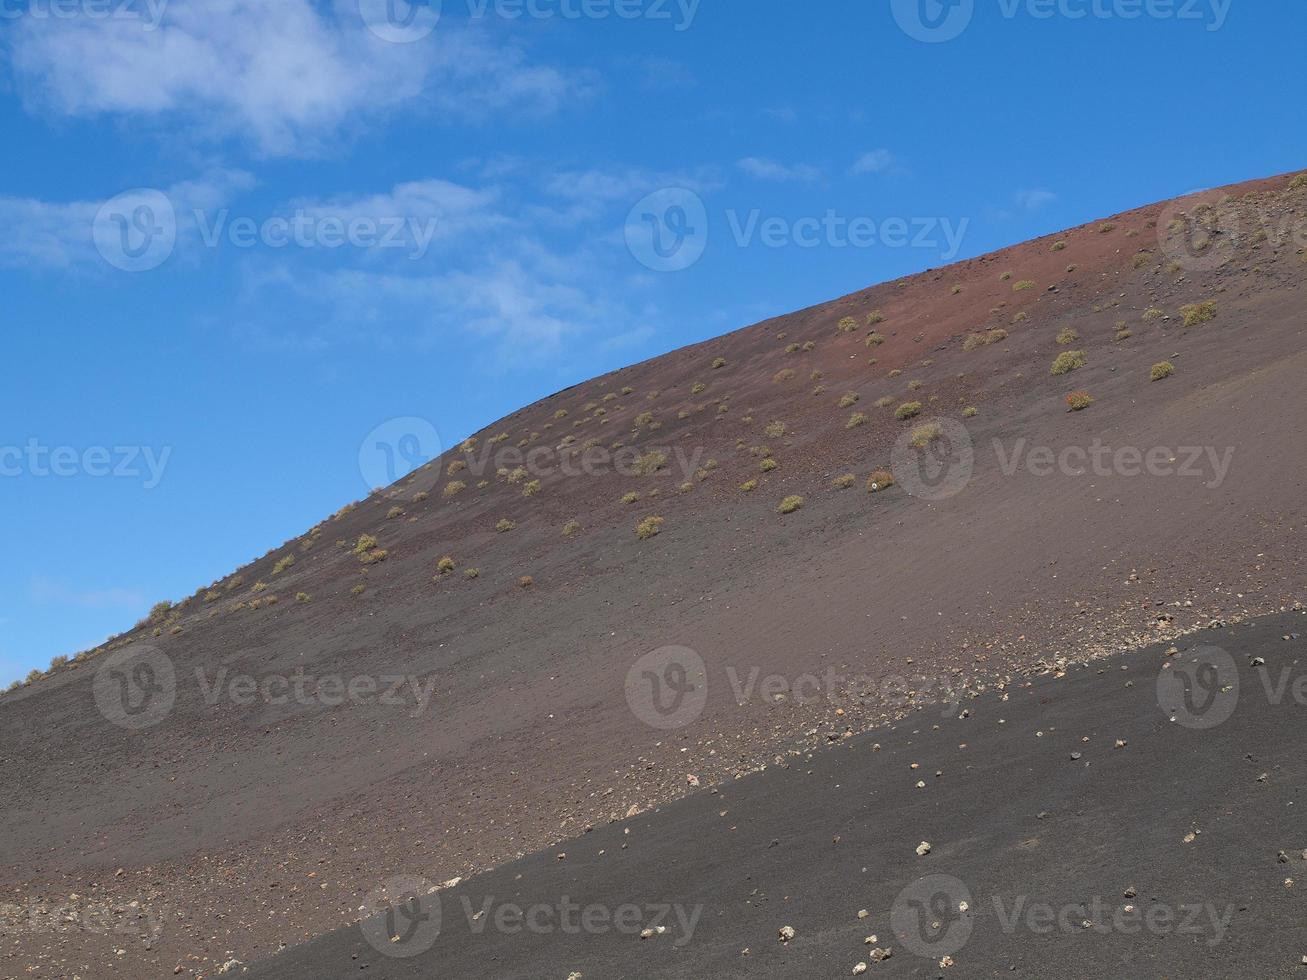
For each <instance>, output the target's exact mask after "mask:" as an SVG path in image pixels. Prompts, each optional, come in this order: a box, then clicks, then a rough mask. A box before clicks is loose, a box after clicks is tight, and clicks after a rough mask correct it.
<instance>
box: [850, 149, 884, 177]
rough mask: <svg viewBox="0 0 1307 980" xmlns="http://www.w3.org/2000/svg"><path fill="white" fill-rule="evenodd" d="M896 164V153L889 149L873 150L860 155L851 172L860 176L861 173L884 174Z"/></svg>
mask: <svg viewBox="0 0 1307 980" xmlns="http://www.w3.org/2000/svg"><path fill="white" fill-rule="evenodd" d="M893 165H894V154H893V153H891V152H890V151H889V150H884V149H881V150H871V151H870V152H868V153H864V154H862V156H860V157H858V159H857V160H856V161H854V164H853V166H852V167H850V168H849V173H850V174H852V175H854V176H858V175H861V174H882V173H884V172H885V171H887V170H889V168H890V167H892V166H893Z"/></svg>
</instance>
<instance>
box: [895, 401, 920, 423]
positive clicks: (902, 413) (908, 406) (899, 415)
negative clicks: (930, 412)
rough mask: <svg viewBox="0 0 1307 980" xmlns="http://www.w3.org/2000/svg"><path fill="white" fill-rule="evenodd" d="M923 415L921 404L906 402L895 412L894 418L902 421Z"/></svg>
mask: <svg viewBox="0 0 1307 980" xmlns="http://www.w3.org/2000/svg"><path fill="white" fill-rule="evenodd" d="M920 414H921V402H904V403H903V404H902V405H900V406H899V407H898V408H896V409H895V410H894V417H895V418H896V419H899V420H900V421H902V420H903V419H910V418H912V417H913V416H914V415H920Z"/></svg>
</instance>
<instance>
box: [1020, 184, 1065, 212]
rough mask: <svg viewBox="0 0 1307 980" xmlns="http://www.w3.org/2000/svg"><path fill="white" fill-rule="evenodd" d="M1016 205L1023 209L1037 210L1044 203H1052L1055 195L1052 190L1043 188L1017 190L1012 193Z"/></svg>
mask: <svg viewBox="0 0 1307 980" xmlns="http://www.w3.org/2000/svg"><path fill="white" fill-rule="evenodd" d="M1013 200H1015V201H1016V205H1017V207H1019V208H1021V209H1023V210H1025V211H1038V210H1039V209H1040V208H1042V207H1044V206H1045V205H1048V204H1052V203H1053V202H1054V201H1056V200H1057V195H1056V194H1054V193H1053V192H1052V191H1047V190H1043V189H1035V190H1027V191H1017V192H1016V194H1015V195H1013Z"/></svg>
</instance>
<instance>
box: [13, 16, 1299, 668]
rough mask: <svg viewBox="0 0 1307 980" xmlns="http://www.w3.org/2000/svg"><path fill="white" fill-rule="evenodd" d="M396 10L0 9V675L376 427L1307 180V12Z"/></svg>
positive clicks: (126, 615) (179, 573)
mask: <svg viewBox="0 0 1307 980" xmlns="http://www.w3.org/2000/svg"><path fill="white" fill-rule="evenodd" d="M394 3H395V8H394V9H395V10H396V11H397V12H398V13H399V14H400V15H404V14H411V15H412V17H411V19H409V20H406V21H404V22H402V23H401V22H391V21H389V20H387V19H386V17H387V14H386V9H387V8H386V4H385V2H384V0H340V2H318V3H314V2H311V0H208V2H203V3H199V2H187V0H170V2H163V0H152V2H151V3H146V2H145V0H112V2H111V3H110V2H109V0H62V2H61V0H53V2H52V0H39V2H28V0H0V86H2V87H3V93H2V94H3V101H2V102H0V131H3V133H4V134H5V139H4V144H5V152H4V154H3V155H2V156H0V177H2V178H3V182H2V183H0V216H3V222H4V234H3V236H0V297H3V323H4V348H3V349H4V353H5V358H4V361H5V365H6V368H7V370H6V372H5V379H4V382H5V383H4V385H3V388H2V389H0V419H3V422H4V428H3V432H2V433H0V506H2V507H3V513H4V515H5V517H6V520H7V524H8V535H7V536H8V540H9V541H10V542H11V544H12V545H13V553H12V554H11V556H10V559H9V560H8V561H6V562H4V563H3V564H0V681H6V682H7V681H8V680H10V679H12V678H15V677H18V676H21V675H22V674H25V673H26V672H27V671H28V670H29V669H31V668H33V667H38V666H39V667H44V666H45V665H46V664H47V663H48V662H49V660H50V658H51V657H52V656H54V655H55V654H59V653H75V652H76V651H78V650H80V649H82V648H85V647H87V646H91V645H93V644H95V643H97V642H99V641H101V640H103V639H104V638H105V637H106V636H108V635H110V634H112V633H114V632H117V631H119V630H121V629H123V628H125V627H127V626H129V625H130V624H131V623H132V622H134V621H135V620H136V619H137V618H139V617H140V616H141V615H142V614H143V613H144V612H145V611H146V610H147V609H148V607H149V605H150V604H151V603H152V602H154V601H156V600H158V599H161V598H178V597H180V596H183V595H186V594H189V593H190V592H192V591H193V590H194V589H195V588H196V587H198V586H200V585H202V584H205V583H208V582H210V581H212V580H213V579H215V578H217V577H219V576H221V575H222V574H224V573H225V572H227V571H229V570H231V569H232V568H235V567H236V566H238V565H240V564H242V563H244V562H246V561H248V560H249V559H251V558H252V557H254V556H256V555H259V554H262V553H263V552H265V551H266V550H267V549H268V548H270V547H273V546H275V545H276V544H278V543H280V542H281V541H283V540H285V539H287V538H289V537H292V536H294V535H296V534H298V533H300V532H302V531H303V530H305V529H306V528H308V527H309V526H311V525H312V524H313V523H315V522H316V521H317V520H319V519H321V518H322V517H323V516H325V515H327V514H329V513H331V512H332V511H334V510H336V509H337V508H338V507H339V506H341V505H342V504H343V503H345V502H347V501H349V500H352V499H356V498H358V497H360V496H362V495H363V494H364V493H365V492H366V490H367V487H368V484H369V483H374V482H378V476H379V474H380V473H384V472H385V468H384V466H383V465H381V461H382V460H383V458H384V457H383V456H382V455H379V453H380V451H379V450H377V448H376V447H377V444H378V442H382V443H385V442H389V443H392V444H393V445H394V446H395V447H396V449H397V450H398V455H399V457H401V458H411V457H413V456H414V452H413V450H416V451H417V455H418V456H421V455H423V454H426V453H429V452H432V451H434V450H435V448H437V444H441V445H444V446H449V445H452V444H453V443H455V442H457V441H458V440H460V439H461V438H462V437H463V436H465V435H466V434H468V433H469V432H472V431H474V430H476V429H478V428H480V427H481V426H483V425H485V424H487V423H489V422H491V421H493V420H494V419H496V418H498V417H500V416H502V415H504V414H506V413H508V412H510V411H512V410H513V409H515V408H517V407H520V406H521V405H522V404H525V403H526V402H528V401H531V400H534V399H536V398H538V397H541V396H544V395H547V394H549V393H551V392H553V391H556V390H558V389H559V388H562V387H565V386H567V385H569V384H572V383H575V382H577V381H581V380H584V379H586V378H588V377H591V376H593V375H595V374H597V373H600V372H603V371H606V370H609V369H612V368H616V367H619V366H621V365H624V364H627V363H631V362H633V361H636V360H641V359H644V358H647V357H651V356H654V355H657V354H660V353H663V352H665V351H668V350H671V349H674V348H676V347H679V346H682V345H684V344H686V343H691V342H694V341H697V340H701V339H704V338H707V337H711V336H713V335H716V334H719V333H722V332H724V331H726V330H730V329H733V328H735V327H738V326H742V325H745V324H748V323H752V322H754V321H756V320H759V319H762V318H764V317H767V316H771V315H775V314H779V313H784V312H787V311H790V310H793V309H796V308H800V307H803V306H806V305H810V304H812V303H816V302H820V301H823V300H826V299H830V298H833V297H835V296H838V295H841V294H844V293H847V292H850V291H852V290H855V289H858V288H861V287H863V286H866V285H870V284H872V283H875V282H879V281H882V280H885V279H888V278H893V277H895V276H898V275H902V274H904V273H909V272H915V271H919V270H921V269H924V268H928V267H932V266H938V265H942V264H945V263H946V262H947V261H950V260H952V259H954V258H965V257H967V256H971V255H975V254H979V253H983V252H986V251H990V250H992V249H994V248H998V247H1002V246H1004V245H1007V244H1011V243H1014V242H1018V241H1022V240H1025V239H1027V238H1030V237H1032V236H1035V235H1039V234H1043V233H1047V232H1050V231H1054V230H1057V229H1060V228H1062V227H1066V226H1069V225H1073V224H1077V223H1080V222H1083V221H1087V220H1092V219H1094V218H1096V217H1101V216H1103V215H1106V214H1110V213H1114V212H1117V211H1120V210H1123V209H1125V208H1128V207H1132V206H1135V205H1138V204H1143V203H1146V202H1149V201H1153V200H1157V199H1161V198H1165V197H1170V196H1174V195H1176V194H1179V193H1182V192H1186V191H1190V190H1195V189H1198V188H1203V187H1210V186H1215V185H1220V184H1223V183H1229V182H1233V181H1237V180H1242V179H1246V178H1252V177H1258V176H1265V175H1269V174H1271V173H1278V172H1283V171H1288V170H1293V169H1297V168H1302V167H1304V166H1307V154H1304V133H1307V128H1305V127H1304V122H1305V121H1307V120H1305V118H1304V117H1305V116H1307V100H1304V99H1303V98H1302V86H1301V71H1300V65H1301V60H1302V53H1301V40H1302V38H1303V37H1305V36H1307V8H1304V7H1303V6H1302V5H1301V4H1273V5H1272V4H1252V3H1243V4H1238V5H1233V4H1231V3H1230V2H1229V0H1203V2H1191V0H1175V2H1166V0H1147V2H1145V0H1115V2H1113V0H1054V2H1048V0H1020V2H1018V0H993V2H988V0H974V2H968V0H953V3H952V4H951V5H949V6H941V5H940V4H939V3H937V2H936V0H890V2H877V3H853V2H831V3H827V4H820V5H818V4H802V5H800V4H794V3H780V2H772V0H754V2H752V3H748V4H743V3H726V2H717V3H712V4H709V3H702V4H696V3H694V2H693V0H670V2H666V3H665V2H663V0H532V2H531V3H526V2H525V0H521V2H517V0H498V2H494V0H444V2H443V4H441V3H439V2H437V0H428V3H427V5H426V6H423V7H421V8H417V9H414V10H409V9H408V8H407V7H406V5H405V3H404V0H394ZM437 9H438V11H439V16H438V17H437V16H436V11H437ZM619 12H620V14H621V15H620V16H619ZM605 13H606V14H607V16H599V15H600V14H605ZM923 38H925V39H924V40H923ZM125 192H130V193H126V194H125ZM649 195H653V196H652V197H649ZM642 202H643V203H642ZM646 216H648V217H646ZM855 231H856V234H855V233H854V232H855ZM655 233H657V234H658V236H659V238H658V243H657V244H658V245H659V246H660V250H655V249H653V247H652V246H653V245H654V244H655V243H654V241H653V235H654V234H655ZM412 418H416V419H420V420H424V421H423V422H421V423H418V422H412V421H402V420H404V419H412ZM396 419H399V420H401V421H398V422H395V421H392V420H396ZM406 436H411V437H412V438H405V437H406ZM51 454H53V456H52V455H51ZM400 472H402V470H401V471H400Z"/></svg>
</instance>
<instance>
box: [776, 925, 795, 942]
mask: <svg viewBox="0 0 1307 980" xmlns="http://www.w3.org/2000/svg"><path fill="white" fill-rule="evenodd" d="M778 935H779V936H780V939H781V942H783V943H788V942H789V941H790V940H792V939H793V938H794V937H795V935H796V933H795V932H794V926H781V928H780V931H779V932H778Z"/></svg>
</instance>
